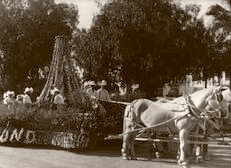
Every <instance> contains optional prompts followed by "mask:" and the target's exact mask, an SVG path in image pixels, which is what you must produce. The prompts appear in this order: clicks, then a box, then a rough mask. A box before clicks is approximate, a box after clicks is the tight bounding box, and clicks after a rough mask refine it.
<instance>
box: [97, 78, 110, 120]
mask: <svg viewBox="0 0 231 168" xmlns="http://www.w3.org/2000/svg"><path fill="white" fill-rule="evenodd" d="M99 85H100V89H98V90H97V100H98V101H111V98H110V95H109V93H108V91H107V90H106V88H105V87H106V85H107V81H105V80H102V82H100V83H99ZM98 105H99V113H100V114H102V115H103V116H104V115H105V113H106V112H107V111H106V109H105V108H104V106H103V105H102V104H101V103H99V104H98Z"/></svg>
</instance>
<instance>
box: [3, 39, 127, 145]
mask: <svg viewBox="0 0 231 168" xmlns="http://www.w3.org/2000/svg"><path fill="white" fill-rule="evenodd" d="M79 81H80V80H79V78H78V75H77V72H76V69H75V65H74V60H73V58H71V54H70V46H69V40H68V38H67V37H65V36H57V37H56V38H55V45H54V51H53V56H52V62H51V65H50V70H49V74H48V77H47V81H46V83H45V86H44V88H43V90H42V91H41V94H40V96H39V97H38V98H37V102H36V103H35V104H34V105H33V106H32V107H31V108H27V107H24V106H23V105H15V106H13V107H11V108H8V107H6V106H4V105H3V104H1V106H2V107H1V108H0V109H1V112H0V128H1V129H0V143H1V144H7V145H9V144H10V145H33V146H36V145H39V146H55V147H58V148H65V149H86V148H88V147H89V146H93V145H95V144H96V142H97V140H98V139H100V137H101V138H102V137H103V136H104V135H105V134H107V131H109V130H110V133H119V132H121V130H122V112H123V108H124V107H121V108H122V110H121V108H120V107H118V106H115V107H114V106H113V105H110V107H109V109H110V111H109V112H108V113H107V115H106V116H104V118H102V117H101V116H98V114H97V110H93V108H92V105H91V102H90V100H89V99H88V98H87V96H86V95H85V94H84V93H83V91H82V90H81V89H80V82H79ZM53 87H57V88H59V89H60V92H61V94H62V95H63V96H64V97H65V99H66V103H65V105H63V106H62V107H60V108H58V109H55V110H54V109H52V108H51V105H50V99H51V98H50V91H51V90H52V88H53ZM105 106H107V105H105ZM113 109H114V110H113ZM118 109H119V110H118ZM112 111H114V112H115V111H116V113H111V112H112Z"/></svg>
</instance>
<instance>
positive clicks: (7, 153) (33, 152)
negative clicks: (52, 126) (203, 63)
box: [0, 144, 231, 168]
mask: <svg viewBox="0 0 231 168" xmlns="http://www.w3.org/2000/svg"><path fill="white" fill-rule="evenodd" d="M145 150H146V149H142V151H143V152H145ZM137 152H138V153H137V154H138V160H137V161H125V160H122V158H121V157H120V149H119V147H118V146H113V144H112V146H111V147H106V148H105V149H97V150H93V151H89V152H81V153H77V152H70V151H63V150H54V149H40V148H33V149H31V148H14V147H5V146H0V168H102V167H107V168H118V167H119V168H134V167H136V168H144V167H158V168H170V167H171V168H175V167H179V166H178V165H177V164H176V163H175V160H174V158H170V159H166V158H165V159H159V160H158V159H152V160H148V158H147V153H146V154H145V153H142V154H141V153H140V152H141V150H138V151H137ZM209 153H210V154H211V157H212V158H211V160H210V161H204V162H202V163H192V165H191V167H192V168H216V167H219V168H230V167H231V150H230V148H229V147H228V146H210V147H209Z"/></svg>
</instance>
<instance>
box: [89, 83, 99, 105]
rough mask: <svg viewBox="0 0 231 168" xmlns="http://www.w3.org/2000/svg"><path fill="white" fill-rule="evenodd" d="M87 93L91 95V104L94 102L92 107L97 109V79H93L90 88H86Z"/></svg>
mask: <svg viewBox="0 0 231 168" xmlns="http://www.w3.org/2000/svg"><path fill="white" fill-rule="evenodd" d="M86 94H87V96H88V97H89V99H90V101H91V104H92V108H93V109H96V108H98V104H97V91H96V83H95V81H91V82H90V83H89V88H88V89H87V90H86Z"/></svg>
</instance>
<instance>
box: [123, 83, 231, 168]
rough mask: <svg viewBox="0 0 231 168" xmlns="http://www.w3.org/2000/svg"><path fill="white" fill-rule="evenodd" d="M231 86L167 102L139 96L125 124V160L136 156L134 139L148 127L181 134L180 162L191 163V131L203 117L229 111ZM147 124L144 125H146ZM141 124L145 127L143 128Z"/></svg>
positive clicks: (129, 109)
mask: <svg viewBox="0 0 231 168" xmlns="http://www.w3.org/2000/svg"><path fill="white" fill-rule="evenodd" d="M230 97H231V95H230V89H229V88H228V87H224V86H217V87H210V88H206V89H203V90H200V91H197V92H195V93H192V94H191V95H184V96H181V97H179V98H176V99H174V100H171V101H167V102H164V103H163V102H159V101H156V102H153V101H150V100H147V99H137V100H134V101H133V102H131V103H130V104H128V105H127V106H126V109H125V112H124V123H123V134H121V135H122V136H123V145H122V150H121V151H122V157H123V159H136V157H135V151H134V141H135V138H136V136H137V135H138V134H139V133H140V132H142V131H144V130H152V131H156V132H158V131H166V132H167V131H168V132H169V130H170V132H172V133H177V134H178V135H179V157H178V161H177V163H178V164H179V165H182V166H187V165H188V164H189V163H188V157H187V144H188V143H187V139H188V135H189V133H190V131H191V130H192V128H193V127H194V126H195V125H198V124H196V123H198V121H200V119H201V118H202V117H203V118H204V119H205V120H209V121H211V120H210V119H209V118H210V116H220V115H221V114H222V113H228V110H229V104H228V103H229V100H230ZM142 126H144V127H142ZM140 127H141V128H140Z"/></svg>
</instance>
